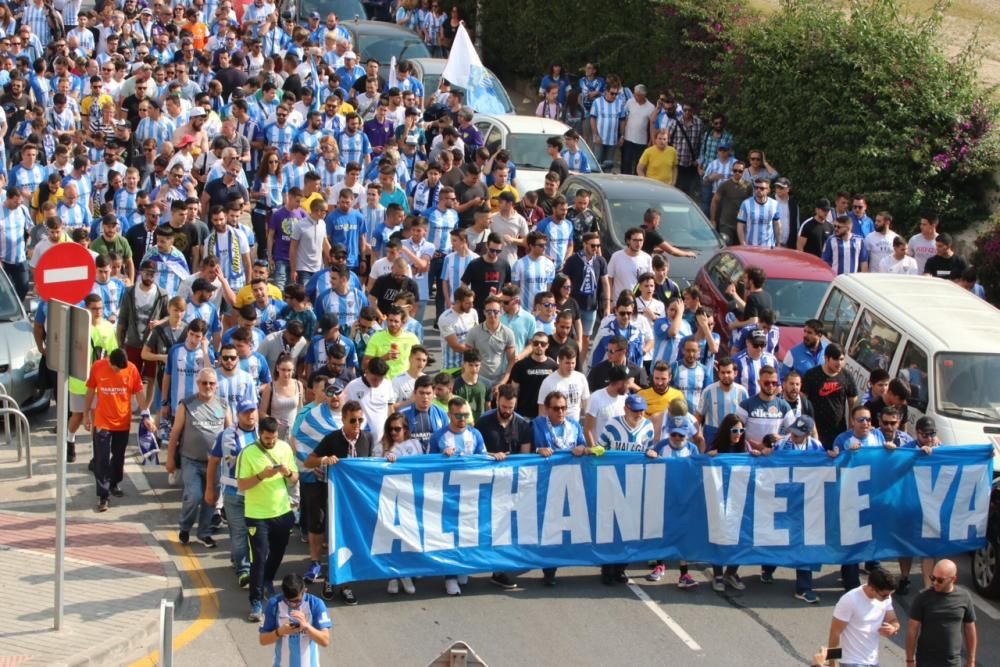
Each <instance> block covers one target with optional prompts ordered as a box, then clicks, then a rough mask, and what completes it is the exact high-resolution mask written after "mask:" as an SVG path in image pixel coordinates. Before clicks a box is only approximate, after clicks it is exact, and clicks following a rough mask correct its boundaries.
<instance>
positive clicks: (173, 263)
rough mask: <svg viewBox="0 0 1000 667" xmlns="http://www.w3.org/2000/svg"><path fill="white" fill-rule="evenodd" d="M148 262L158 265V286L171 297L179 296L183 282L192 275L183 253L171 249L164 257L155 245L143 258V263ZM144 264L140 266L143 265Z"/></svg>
mask: <svg viewBox="0 0 1000 667" xmlns="http://www.w3.org/2000/svg"><path fill="white" fill-rule="evenodd" d="M147 260H148V261H151V262H153V263H154V264H155V265H156V284H157V285H159V286H160V287H161V288H162V289H163V291H164V292H166V293H167V294H168V295H169V296H177V290H179V289H180V287H181V282H182V281H183V280H184V279H185V278H187V277H188V276H190V275H191V273H190V271H189V270H188V264H187V260H186V259H184V255H183V254H182V253H181V251H180V250H178V249H177V248H171V249H170V254H169V255H164V254H162V253H160V252H159V251H158V250H157V248H156V246H155V245H154V246H152V247H151V248H150V249H149V250H148V251H146V256H145V257H143V258H142V262H145V261H147ZM142 262H139V264H140V265H141V264H142Z"/></svg>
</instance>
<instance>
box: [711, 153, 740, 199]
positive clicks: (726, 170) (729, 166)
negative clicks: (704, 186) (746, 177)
mask: <svg viewBox="0 0 1000 667" xmlns="http://www.w3.org/2000/svg"><path fill="white" fill-rule="evenodd" d="M734 164H736V158H733V157H730V158H729V159H728V160H726V161H725V162H722V161H720V160H719V158H715V159H714V160H712V161H711V162H709V163H708V166H707V167H705V176H704V178H705V181H706V182H707V181H708V177H709V176H712V175H713V174H722V178H720V179H719V180H717V181H713V182H712V192H717V191H718V189H719V186H720V185H722V184H723V183H725V182H726V181H727V180H729V179H730V178H732V176H733V165H734Z"/></svg>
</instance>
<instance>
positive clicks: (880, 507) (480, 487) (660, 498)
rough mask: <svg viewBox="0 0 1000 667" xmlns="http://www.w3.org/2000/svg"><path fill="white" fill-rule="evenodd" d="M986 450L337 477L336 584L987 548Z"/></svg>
mask: <svg viewBox="0 0 1000 667" xmlns="http://www.w3.org/2000/svg"><path fill="white" fill-rule="evenodd" d="M992 455H993V450H992V448H991V447H989V446H978V445H977V446H967V447H938V448H936V449H935V450H934V452H933V454H931V455H927V454H924V453H922V452H921V451H920V450H913V449H897V450H895V451H889V450H885V449H882V448H877V449H876V448H870V449H860V450H857V451H853V452H845V453H843V454H841V455H840V456H838V457H837V458H836V459H830V458H829V457H827V456H826V455H825V454H823V453H819V454H812V453H800V452H776V453H774V454H772V455H771V456H767V457H763V456H762V457H758V458H751V457H748V456H745V455H721V456H717V457H714V458H709V457H706V456H698V457H693V458H687V459H666V460H664V459H650V458H646V457H645V456H643V455H641V454H632V453H626V452H609V453H607V454H605V455H604V456H601V457H593V456H588V457H582V458H576V457H573V456H572V455H571V454H568V453H565V454H557V455H554V456H552V457H551V458H550V459H543V458H541V457H539V456H535V455H521V456H511V457H508V458H507V459H506V460H505V461H503V462H500V463H497V462H494V461H492V460H491V459H488V458H486V457H478V456H477V457H461V458H459V457H456V458H452V459H449V458H445V457H444V456H438V455H425V456H412V457H405V458H401V459H398V460H397V461H396V462H395V463H387V462H385V461H384V460H381V459H377V460H376V459H350V460H343V461H341V462H340V463H338V464H337V465H335V466H330V468H329V473H328V474H329V476H330V484H331V488H330V496H329V503H330V516H331V517H333V520H332V521H331V528H330V531H329V532H330V535H329V543H330V572H331V573H332V576H331V580H332V581H333V582H334V583H345V582H350V581H362V580H366V579H388V578H393V577H400V576H429V575H443V574H470V573H476V572H494V571H516V570H527V569H534V568H539V567H542V566H545V567H562V566H570V565H598V564H602V563H631V562H636V561H645V560H651V559H657V558H663V559H671V560H674V559H680V558H683V559H687V560H690V561H699V562H705V563H716V564H733V565H736V564H758V563H760V564H764V563H766V564H773V565H779V566H811V565H819V564H837V563H854V562H860V561H866V560H880V559H888V558H895V557H898V556H943V555H948V554H954V553H958V552H962V551H971V550H974V549H977V548H979V547H980V546H982V545H983V544H985V536H986V514H987V510H988V507H989V495H990V486H991V482H992V476H993V457H992Z"/></svg>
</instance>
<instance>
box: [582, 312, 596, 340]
mask: <svg viewBox="0 0 1000 667" xmlns="http://www.w3.org/2000/svg"><path fill="white" fill-rule="evenodd" d="M580 324H581V326H582V327H583V335H584V336H587V337H588V338H589V337H591V336H593V335H594V325H595V324H597V310H581V311H580Z"/></svg>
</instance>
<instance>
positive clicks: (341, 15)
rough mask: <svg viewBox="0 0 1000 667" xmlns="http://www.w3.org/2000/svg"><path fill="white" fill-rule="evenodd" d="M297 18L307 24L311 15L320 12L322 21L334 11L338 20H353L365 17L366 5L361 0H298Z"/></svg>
mask: <svg viewBox="0 0 1000 667" xmlns="http://www.w3.org/2000/svg"><path fill="white" fill-rule="evenodd" d="M295 4H296V8H297V11H296V12H295V18H296V20H297V21H299V22H300V23H302V24H303V25H305V24H306V22H307V20H308V18H309V15H310V14H311V13H313V12H319V15H320V16H321V17H322V19H321V20H322V21H324V22H325V21H326V15H327V14H329V13H330V12H333V13H334V14H336V15H337V20H338V21H344V22H346V21H352V20H354V19H356V18H357V19H364V18H365V7H364V5H363V4H361V0H296V3H295Z"/></svg>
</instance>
